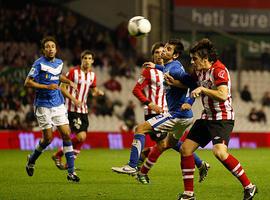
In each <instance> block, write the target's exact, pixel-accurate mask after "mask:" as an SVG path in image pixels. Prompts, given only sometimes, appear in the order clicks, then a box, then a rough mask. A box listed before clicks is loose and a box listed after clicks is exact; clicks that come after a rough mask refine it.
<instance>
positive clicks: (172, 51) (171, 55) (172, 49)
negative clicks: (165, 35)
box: [162, 39, 184, 62]
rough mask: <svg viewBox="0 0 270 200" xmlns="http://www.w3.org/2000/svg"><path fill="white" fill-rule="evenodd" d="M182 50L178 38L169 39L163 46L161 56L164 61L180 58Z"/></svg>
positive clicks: (182, 47)
mask: <svg viewBox="0 0 270 200" xmlns="http://www.w3.org/2000/svg"><path fill="white" fill-rule="evenodd" d="M183 51H184V45H183V43H182V42H181V40H179V39H171V40H169V41H168V42H167V43H166V44H165V47H164V50H163V52H162V58H163V59H164V62H170V61H173V60H177V59H179V58H180V56H181V55H182V53H183Z"/></svg>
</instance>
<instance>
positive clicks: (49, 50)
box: [41, 36, 57, 60]
mask: <svg viewBox="0 0 270 200" xmlns="http://www.w3.org/2000/svg"><path fill="white" fill-rule="evenodd" d="M41 51H42V53H43V55H44V56H45V57H46V58H48V59H49V60H52V59H54V58H55V55H56V52H57V42H56V39H55V38H54V37H52V36H46V37H44V38H43V39H42V40H41Z"/></svg>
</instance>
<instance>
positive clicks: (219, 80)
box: [213, 67, 229, 86]
mask: <svg viewBox="0 0 270 200" xmlns="http://www.w3.org/2000/svg"><path fill="white" fill-rule="evenodd" d="M213 75H214V82H215V85H216V86H220V85H228V81H229V74H228V72H227V70H226V69H225V68H221V67H218V68H215V69H214V72H213Z"/></svg>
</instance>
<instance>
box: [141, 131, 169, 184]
mask: <svg viewBox="0 0 270 200" xmlns="http://www.w3.org/2000/svg"><path fill="white" fill-rule="evenodd" d="M168 148H170V146H169V144H168V136H167V137H166V138H165V139H163V140H161V141H159V142H157V144H155V145H154V146H153V147H151V149H150V152H149V154H148V157H147V158H146V160H145V162H144V164H143V165H142V167H141V169H140V171H139V173H138V174H137V180H138V181H140V182H141V183H142V184H148V183H150V179H149V177H148V172H149V171H150V170H151V168H152V167H153V166H154V165H155V163H156V162H157V160H158V158H159V157H160V155H161V154H162V153H163V152H164V151H166V150H167V149H168Z"/></svg>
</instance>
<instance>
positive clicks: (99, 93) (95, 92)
mask: <svg viewBox="0 0 270 200" xmlns="http://www.w3.org/2000/svg"><path fill="white" fill-rule="evenodd" d="M92 95H93V96H94V97H96V96H103V95H104V92H103V91H102V90H100V89H97V90H95V91H93V93H92Z"/></svg>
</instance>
